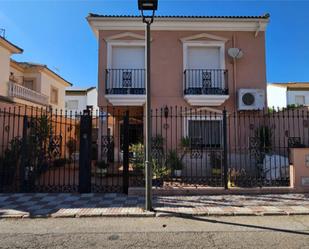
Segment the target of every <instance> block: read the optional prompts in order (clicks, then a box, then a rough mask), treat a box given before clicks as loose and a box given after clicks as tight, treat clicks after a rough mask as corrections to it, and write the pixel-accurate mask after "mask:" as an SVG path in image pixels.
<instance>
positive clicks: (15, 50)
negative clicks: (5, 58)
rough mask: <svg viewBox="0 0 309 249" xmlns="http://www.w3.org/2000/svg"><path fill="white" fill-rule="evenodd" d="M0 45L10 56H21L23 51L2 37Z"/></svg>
mask: <svg viewBox="0 0 309 249" xmlns="http://www.w3.org/2000/svg"><path fill="white" fill-rule="evenodd" d="M0 44H2V45H3V46H4V47H5V48H6V49H8V50H9V51H10V52H11V53H12V54H21V53H22V52H23V51H24V50H23V49H21V48H20V47H18V46H16V45H15V44H13V43H11V42H10V41H8V40H7V39H5V38H3V37H0Z"/></svg>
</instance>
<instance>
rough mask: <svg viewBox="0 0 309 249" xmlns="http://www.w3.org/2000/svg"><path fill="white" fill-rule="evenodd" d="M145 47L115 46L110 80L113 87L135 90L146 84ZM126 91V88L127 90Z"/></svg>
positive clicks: (142, 87)
mask: <svg viewBox="0 0 309 249" xmlns="http://www.w3.org/2000/svg"><path fill="white" fill-rule="evenodd" d="M144 68H145V48H144V46H113V47H112V58H111V69H110V77H111V78H110V82H111V83H112V85H113V88H118V89H119V90H120V89H123V90H125V89H128V90H129V88H134V89H135V90H138V89H144V88H145V85H144V82H145V70H144ZM125 91H126V90H125Z"/></svg>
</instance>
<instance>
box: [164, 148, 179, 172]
mask: <svg viewBox="0 0 309 249" xmlns="http://www.w3.org/2000/svg"><path fill="white" fill-rule="evenodd" d="M182 158H183V157H181V156H179V155H178V153H177V152H176V150H170V151H169V153H168V156H167V161H168V165H169V167H170V168H171V169H172V170H173V175H174V176H175V177H181V175H182V168H183V162H182Z"/></svg>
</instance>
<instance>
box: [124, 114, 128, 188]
mask: <svg viewBox="0 0 309 249" xmlns="http://www.w3.org/2000/svg"><path fill="white" fill-rule="evenodd" d="M128 189H129V111H126V113H125V116H124V119H123V193H125V194H128Z"/></svg>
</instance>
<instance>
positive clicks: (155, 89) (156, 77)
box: [98, 30, 266, 111]
mask: <svg viewBox="0 0 309 249" xmlns="http://www.w3.org/2000/svg"><path fill="white" fill-rule="evenodd" d="M125 32H126V30H117V31H99V64H98V79H99V100H98V103H99V106H106V105H108V101H107V99H106V98H105V94H104V93H105V69H106V68H107V42H106V39H107V38H108V37H110V36H114V35H118V34H122V33H125ZM133 33H134V34H137V35H144V32H143V31H134V32H133ZM202 33H204V32H202V31H157V30H155V31H152V33H151V37H152V42H151V101H152V103H151V104H152V108H154V109H155V108H161V107H164V106H166V105H167V106H176V105H177V106H189V104H188V103H187V102H186V101H185V99H184V95H183V72H184V66H183V64H184V62H183V61H184V55H183V42H182V41H181V39H182V38H184V37H190V36H194V35H199V34H202ZM207 34H210V35H216V36H220V37H224V38H226V40H227V41H226V42H225V44H224V45H225V69H227V70H228V89H229V98H228V99H227V100H226V101H225V102H224V103H223V104H222V105H221V106H219V107H218V108H219V109H222V108H223V106H225V107H226V108H227V110H229V111H234V110H235V108H236V101H237V99H236V94H237V90H238V89H240V88H258V89H263V90H264V91H265V92H266V63H265V32H259V33H258V35H256V34H255V32H239V31H238V32H227V31H225V32H224V31H223V32H220V31H218V32H210V31H209V32H207ZM121 39H123V40H128V38H127V37H122V38H121ZM131 39H132V38H131ZM205 40H212V41H213V39H207V38H203V39H197V40H194V41H205ZM232 47H239V48H241V49H242V51H243V52H244V56H243V58H241V59H239V60H237V61H234V60H233V59H231V57H229V56H228V54H227V50H228V49H229V48H232Z"/></svg>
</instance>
